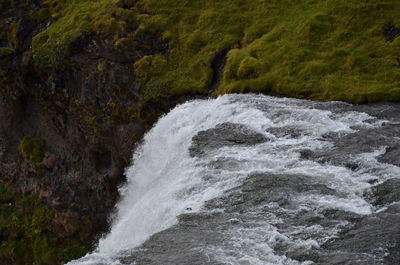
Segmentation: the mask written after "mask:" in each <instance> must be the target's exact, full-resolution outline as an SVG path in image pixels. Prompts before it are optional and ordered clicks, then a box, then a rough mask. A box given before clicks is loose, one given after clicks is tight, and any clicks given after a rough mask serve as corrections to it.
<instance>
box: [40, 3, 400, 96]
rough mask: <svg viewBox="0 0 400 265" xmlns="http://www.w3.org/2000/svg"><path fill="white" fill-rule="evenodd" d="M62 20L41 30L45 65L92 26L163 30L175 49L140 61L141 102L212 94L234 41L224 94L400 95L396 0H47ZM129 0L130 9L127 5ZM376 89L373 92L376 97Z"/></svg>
mask: <svg viewBox="0 0 400 265" xmlns="http://www.w3.org/2000/svg"><path fill="white" fill-rule="evenodd" d="M47 2H48V3H49V6H50V7H49V10H50V13H51V15H52V17H54V18H55V19H56V22H54V23H53V24H52V25H51V26H50V27H49V28H48V29H47V30H45V31H43V32H41V33H39V34H38V35H37V36H35V37H34V40H33V47H32V54H33V58H34V60H35V62H36V63H37V65H40V66H44V67H46V66H55V65H57V64H59V63H60V62H61V60H62V56H63V54H64V52H65V50H66V49H67V47H68V45H69V44H70V43H71V42H72V41H73V40H75V39H76V38H78V37H79V36H81V35H82V34H84V33H87V32H94V33H96V34H98V35H100V36H103V37H105V38H106V39H107V38H108V39H111V40H113V41H115V47H117V48H118V49H128V48H129V47H130V46H131V44H132V40H131V39H129V38H127V37H124V36H122V37H121V36H120V33H121V32H124V31H126V28H127V27H132V26H133V24H135V25H137V26H138V28H139V29H140V30H141V31H146V32H154V33H161V35H162V37H163V39H164V41H166V42H168V44H169V46H170V48H171V49H170V52H169V53H168V55H166V56H149V57H145V58H143V59H142V60H140V61H138V62H137V63H136V64H135V75H136V77H137V78H138V81H139V82H141V83H142V84H143V86H144V88H145V92H144V94H143V98H142V102H144V104H149V103H151V102H155V103H159V102H160V101H162V100H163V99H164V98H165V97H171V96H177V95H182V94H206V93H208V89H209V84H210V83H211V79H212V76H213V73H212V69H211V62H212V61H213V58H214V57H215V56H216V55H217V54H218V53H219V52H221V51H223V50H226V49H230V50H231V51H230V52H229V53H228V56H227V64H226V67H225V72H224V74H223V80H221V82H220V85H219V88H218V89H217V91H216V92H215V95H220V94H224V93H233V92H243V91H249V92H274V93H280V94H284V95H287V96H296V97H302V98H311V99H323V100H346V101H350V102H356V101H359V100H358V98H367V99H368V101H369V100H371V101H374V100H395V99H396V98H397V96H398V88H399V86H400V81H399V76H400V66H399V64H400V63H399V62H400V38H397V39H396V40H395V41H393V42H387V41H386V40H385V38H384V36H383V30H382V27H383V26H384V25H385V24H386V23H389V22H390V23H393V24H395V25H400V17H399V15H398V14H400V5H398V3H397V2H396V1H386V0H379V1H372V0H350V1H347V0H323V1H308V0H299V1H289V0H280V1H277V0H255V1H246V0H221V1H214V0H199V1H190V0H178V1H175V2H174V4H173V5H171V2H170V1H169V0H141V1H128V0H124V1H117V0H97V1H88V0H84V1H61V0H57V1H56V0H52V1H50V0H48V1H47ZM124 5H125V6H129V7H128V8H127V7H125V9H123V8H121V6H124ZM372 95H373V96H372Z"/></svg>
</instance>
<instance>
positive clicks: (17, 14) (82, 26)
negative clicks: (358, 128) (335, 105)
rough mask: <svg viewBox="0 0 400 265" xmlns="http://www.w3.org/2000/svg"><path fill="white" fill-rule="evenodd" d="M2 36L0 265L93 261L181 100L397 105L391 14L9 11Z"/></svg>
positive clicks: (304, 7)
mask: <svg viewBox="0 0 400 265" xmlns="http://www.w3.org/2000/svg"><path fill="white" fill-rule="evenodd" d="M0 24H1V27H0V180H1V181H0V184H1V190H0V191H1V192H0V202H1V207H0V239H1V242H2V243H1V244H0V264H3V263H4V264H56V263H62V262H64V261H65V260H67V259H70V258H74V257H77V256H79V255H81V254H82V253H83V252H84V251H85V250H86V249H89V248H90V247H91V246H92V244H93V242H95V240H96V236H98V235H99V233H101V232H105V231H106V228H107V215H108V214H109V212H110V211H111V209H112V207H113V205H114V204H115V202H116V200H117V199H118V192H117V187H118V185H119V184H120V183H121V181H123V179H124V178H123V170H124V168H125V167H126V166H127V165H128V164H129V161H130V157H131V153H132V150H133V148H134V146H135V144H136V143H137V142H138V141H139V140H140V138H141V136H142V135H143V133H144V132H145V131H146V130H147V129H148V128H150V127H151V125H152V124H153V122H154V121H155V120H156V119H157V117H159V115H160V114H161V113H162V112H165V111H167V110H168V109H169V108H171V107H173V106H174V105H176V104H178V103H179V102H182V101H184V100H186V99H189V98H195V97H203V96H208V95H214V96H216V95H219V94H223V93H233V92H239V93H245V92H261V93H269V94H275V95H284V96H293V97H299V98H308V99H318V100H345V101H348V102H355V103H366V102H373V101H383V100H384V101H399V100H400V4H399V2H398V1H395V0H392V1H387V0H385V1H384V0H382V1H376V0H351V1H348V0H346V1H345V0H323V1H312V0H307V1H306V0H290V1H289V0H255V1H248V0H219V1H215V0H199V1H189V0H177V1H173V2H171V1H168V0H95V1H94V0H0ZM37 216H39V217H37ZM38 218H39V219H40V220H43V222H42V221H40V222H39V221H37V219H38ZM82 224H84V225H82ZM22 248H25V249H28V251H26V252H25V254H24V255H22V254H21V253H20V250H21V249H22Z"/></svg>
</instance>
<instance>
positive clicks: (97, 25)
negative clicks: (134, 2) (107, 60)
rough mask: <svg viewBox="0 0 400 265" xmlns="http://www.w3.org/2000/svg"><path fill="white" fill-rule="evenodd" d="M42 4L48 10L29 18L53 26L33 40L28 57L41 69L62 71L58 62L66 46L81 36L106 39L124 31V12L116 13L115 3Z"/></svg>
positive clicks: (51, 0) (74, 0)
mask: <svg viewBox="0 0 400 265" xmlns="http://www.w3.org/2000/svg"><path fill="white" fill-rule="evenodd" d="M44 2H45V4H47V5H48V8H47V9H46V10H43V9H42V10H39V11H38V12H36V13H35V14H33V18H35V20H36V21H38V22H40V21H43V20H46V19H52V20H55V22H54V23H52V24H51V26H50V27H49V28H48V29H47V30H45V31H42V32H40V33H39V34H37V35H36V36H34V38H33V41H32V57H33V59H34V61H35V63H36V65H37V66H39V67H41V68H49V67H62V66H61V63H62V59H63V56H64V55H65V52H66V50H67V49H68V47H69V45H70V44H71V43H72V42H73V41H74V40H76V39H78V38H79V37H80V36H82V35H83V34H89V33H94V32H95V33H96V34H98V35H100V36H101V37H102V38H107V37H108V36H115V35H117V34H118V33H120V32H122V31H123V30H124V29H125V25H126V22H125V21H123V20H122V18H123V17H124V18H126V16H127V14H126V12H128V11H126V12H125V13H124V11H123V10H121V9H117V2H118V1H117V0H95V1H92V0H68V1H67V0H45V1H44ZM128 13H129V12H128ZM132 17H133V16H132ZM127 21H129V19H128V18H127Z"/></svg>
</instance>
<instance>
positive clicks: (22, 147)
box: [19, 137, 44, 169]
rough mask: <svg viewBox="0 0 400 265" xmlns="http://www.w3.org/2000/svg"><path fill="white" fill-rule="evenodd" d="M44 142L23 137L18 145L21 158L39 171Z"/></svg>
mask: <svg viewBox="0 0 400 265" xmlns="http://www.w3.org/2000/svg"><path fill="white" fill-rule="evenodd" d="M43 145H44V141H43V140H42V139H36V138H31V137H24V138H23V139H22V141H21V143H20V144H19V151H20V152H21V155H22V158H23V159H25V160H27V161H30V162H32V163H33V166H34V168H35V169H40V168H41V166H42V160H43V157H44V152H43Z"/></svg>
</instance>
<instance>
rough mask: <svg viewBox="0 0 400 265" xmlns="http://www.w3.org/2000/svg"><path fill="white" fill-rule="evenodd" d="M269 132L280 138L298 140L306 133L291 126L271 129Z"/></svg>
mask: <svg viewBox="0 0 400 265" xmlns="http://www.w3.org/2000/svg"><path fill="white" fill-rule="evenodd" d="M267 132H269V133H272V134H273V135H275V136H276V137H278V138H281V137H290V138H298V137H300V136H301V135H302V133H304V132H303V131H302V130H301V129H300V128H295V127H290V126H285V127H274V128H269V129H268V130H267Z"/></svg>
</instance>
